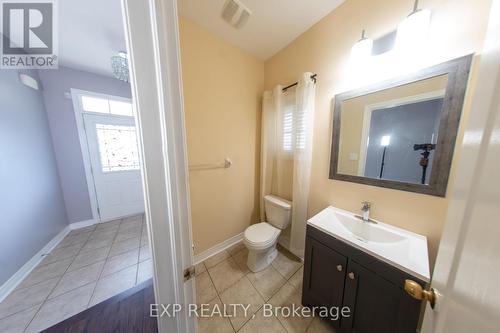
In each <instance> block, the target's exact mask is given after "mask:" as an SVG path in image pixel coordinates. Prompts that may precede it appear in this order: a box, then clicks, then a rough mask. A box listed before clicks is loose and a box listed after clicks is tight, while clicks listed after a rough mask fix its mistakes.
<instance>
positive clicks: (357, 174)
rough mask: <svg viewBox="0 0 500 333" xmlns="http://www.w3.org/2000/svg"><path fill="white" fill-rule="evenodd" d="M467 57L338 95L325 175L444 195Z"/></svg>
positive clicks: (465, 81)
mask: <svg viewBox="0 0 500 333" xmlns="http://www.w3.org/2000/svg"><path fill="white" fill-rule="evenodd" d="M471 62H472V55H468V56H465V57H461V58H458V59H454V60H450V61H447V62H445V63H442V64H439V65H436V66H433V67H429V68H425V69H423V70H420V71H419V72H417V73H414V74H411V75H406V76H404V77H399V78H395V79H391V80H389V81H385V82H381V83H378V84H375V85H372V86H369V87H364V88H361V89H357V90H352V91H348V92H344V93H341V94H338V95H336V96H335V98H334V103H333V107H334V116H333V131H332V149H331V157H330V179H335V180H342V181H349V182H355V183H361V184H366V185H372V186H380V187H386V188H391V189H397V190H403V191H411V192H417V193H423V194H429V195H435V196H441V197H444V196H445V195H446V187H447V185H448V177H449V173H450V167H451V162H452V158H453V151H454V148H455V141H456V138H457V132H458V127H459V123H460V117H461V114H462V108H463V103H464V97H465V92H466V89H467V83H468V78H469V71H470V66H471Z"/></svg>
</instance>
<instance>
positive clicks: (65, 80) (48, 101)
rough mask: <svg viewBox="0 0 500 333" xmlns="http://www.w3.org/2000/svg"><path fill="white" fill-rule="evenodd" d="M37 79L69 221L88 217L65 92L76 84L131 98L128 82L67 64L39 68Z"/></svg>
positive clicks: (70, 106) (75, 132) (74, 129)
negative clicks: (41, 90) (75, 68)
mask: <svg viewBox="0 0 500 333" xmlns="http://www.w3.org/2000/svg"><path fill="white" fill-rule="evenodd" d="M40 79H41V81H42V84H43V97H44V101H45V108H46V110H47V115H48V119H49V124H50V129H51V134H52V141H53V144H54V150H55V155H56V160H57V166H58V169H59V177H60V181H61V187H62V191H63V195H64V202H65V205H66V212H67V215H68V220H69V223H74V222H80V221H85V220H89V219H91V218H92V210H91V207H90V200H89V193H88V189H87V180H86V178H85V169H84V166H83V159H82V152H81V149H80V142H79V139H78V130H77V127H76V121H75V114H74V111H73V102H72V100H71V99H68V98H66V97H65V96H64V93H65V92H69V91H70V89H71V88H76V89H81V90H87V91H92V92H98V93H103V94H110V95H115V96H121V97H129V98H130V97H131V90H130V85H129V84H128V83H126V82H123V81H119V80H116V79H113V78H109V77H105V76H101V75H96V74H92V73H88V72H84V71H79V70H74V69H70V68H67V67H59V69H58V70H44V71H40Z"/></svg>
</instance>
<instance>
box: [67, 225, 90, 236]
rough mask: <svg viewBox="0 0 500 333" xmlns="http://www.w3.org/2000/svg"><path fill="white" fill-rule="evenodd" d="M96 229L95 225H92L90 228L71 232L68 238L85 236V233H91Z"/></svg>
mask: <svg viewBox="0 0 500 333" xmlns="http://www.w3.org/2000/svg"><path fill="white" fill-rule="evenodd" d="M94 229H95V225H91V226H88V227H85V228H80V229H75V230H71V231H70V232H69V234H68V236H73V235H79V234H84V233H86V232H89V231H94Z"/></svg>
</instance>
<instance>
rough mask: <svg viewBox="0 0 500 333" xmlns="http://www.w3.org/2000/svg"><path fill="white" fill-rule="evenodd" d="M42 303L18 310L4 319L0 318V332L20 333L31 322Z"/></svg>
mask: <svg viewBox="0 0 500 333" xmlns="http://www.w3.org/2000/svg"><path fill="white" fill-rule="evenodd" d="M41 305H42V304H41V303H40V304H37V305H35V306H33V307H31V308H29V309H27V310H24V311H21V312H18V313H16V314H13V315H11V316H8V317H6V318H4V319H0V332H2V333H20V332H24V329H25V328H26V326H28V324H29V323H30V321H31V319H33V317H34V316H35V314H36V312H37V311H38V309H39V308H40V306H41Z"/></svg>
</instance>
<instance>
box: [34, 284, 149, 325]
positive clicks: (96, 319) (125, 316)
mask: <svg viewBox="0 0 500 333" xmlns="http://www.w3.org/2000/svg"><path fill="white" fill-rule="evenodd" d="M152 303H155V297H154V291H153V280H152V279H149V280H147V281H145V282H143V283H141V284H140V285H137V286H136V287H134V288H132V289H129V290H127V291H124V292H123V293H121V294H118V295H116V296H114V297H112V298H110V299H108V300H106V301H104V302H102V303H99V304H97V305H95V306H93V307H91V308H88V309H87V310H85V311H83V312H80V313H78V314H77V315H75V316H73V317H71V318H68V319H66V320H64V321H62V322H60V323H59V324H57V325H54V326H52V327H50V328H48V329H46V330H45V331H43V332H46V333H49V332H50V333H66V332H68V333H69V332H71V333H79V332H82V333H83V332H85V333H94V332H99V333H108V332H109V333H110V332H120V333H128V332H136V333H156V332H158V327H157V322H156V318H154V317H150V316H149V309H150V304H152Z"/></svg>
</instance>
